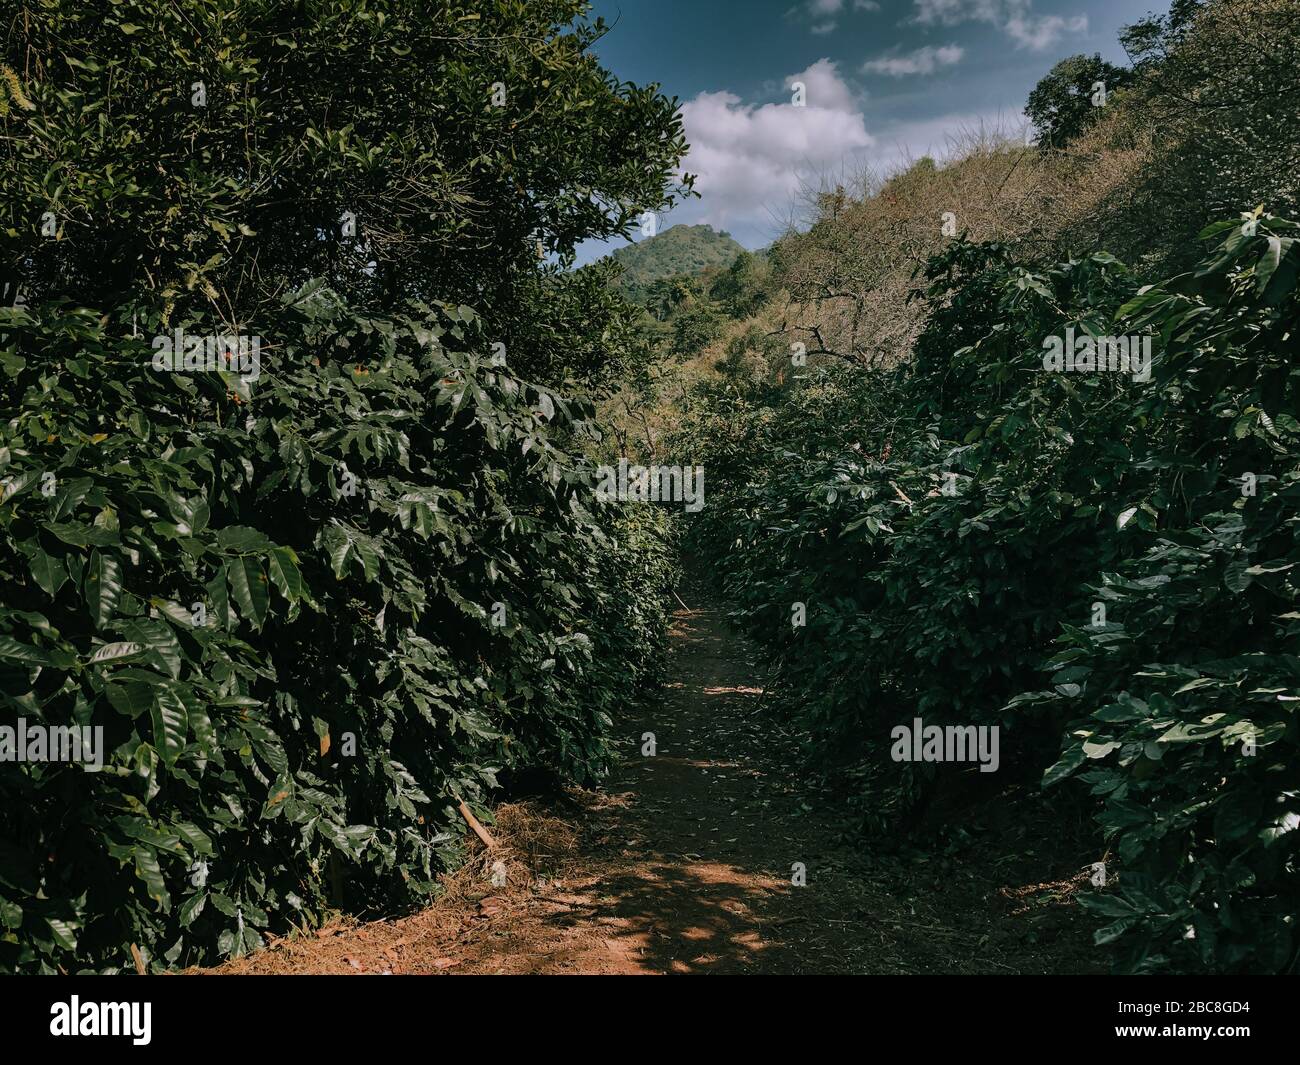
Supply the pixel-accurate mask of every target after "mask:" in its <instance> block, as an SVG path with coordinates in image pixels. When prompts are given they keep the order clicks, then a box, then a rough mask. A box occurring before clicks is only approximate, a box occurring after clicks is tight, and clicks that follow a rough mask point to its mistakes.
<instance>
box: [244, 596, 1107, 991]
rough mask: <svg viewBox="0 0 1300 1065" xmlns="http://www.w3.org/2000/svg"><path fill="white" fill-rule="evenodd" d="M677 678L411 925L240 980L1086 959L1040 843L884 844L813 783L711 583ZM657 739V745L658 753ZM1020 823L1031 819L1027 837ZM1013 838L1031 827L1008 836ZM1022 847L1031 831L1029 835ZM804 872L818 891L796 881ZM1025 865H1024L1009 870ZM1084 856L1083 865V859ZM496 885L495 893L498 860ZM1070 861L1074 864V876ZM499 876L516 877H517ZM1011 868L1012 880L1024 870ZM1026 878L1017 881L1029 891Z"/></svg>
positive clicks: (672, 673)
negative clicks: (601, 773)
mask: <svg viewBox="0 0 1300 1065" xmlns="http://www.w3.org/2000/svg"><path fill="white" fill-rule="evenodd" d="M681 594H682V596H683V598H684V600H685V602H686V603H688V604H690V606H689V608H688V609H681V610H678V611H677V613H676V614H675V616H674V619H673V628H672V633H671V639H670V647H669V653H670V660H669V662H668V664H667V671H666V673H667V677H668V684H667V686H666V687H665V688H664V690H663V692H662V697H661V698H657V699H650V700H647V701H646V704H647V708H646V709H645V710H644V711H643V712H641V713H639V714H638V715H637V716H636V717H634V718H631V719H626V720H624V721H621V722H619V723H618V724H617V726H616V727H618V729H619V731H620V732H621V733H622V738H621V741H620V742H619V753H620V758H619V762H618V764H617V765H616V767H615V770H614V773H613V775H612V777H611V779H610V780H609V781H608V782H607V784H606V786H605V787H604V788H603V789H602V790H601V791H598V792H579V793H575V794H574V795H572V796H571V797H570V798H568V799H566V800H564V801H563V802H562V803H560V804H559V805H558V806H557V805H555V804H552V805H550V806H548V807H539V806H537V805H536V804H532V803H529V804H524V805H522V806H520V805H515V806H509V807H504V808H502V809H501V810H500V811H498V819H499V824H498V828H497V829H494V831H498V832H499V834H500V836H501V839H502V842H503V843H504V844H505V848H504V854H505V859H506V860H505V861H504V862H503V863H502V864H499V865H495V870H494V868H493V863H494V862H495V861H500V860H501V858H500V853H501V852H494V853H493V854H490V855H489V854H485V855H483V856H482V857H481V858H480V859H479V860H478V861H476V862H475V863H473V864H472V865H471V867H470V868H469V869H467V870H465V871H463V872H462V873H461V874H457V876H455V877H453V878H452V879H451V880H450V881H449V891H448V895H447V897H446V898H444V899H443V900H440V902H439V904H438V905H437V906H435V907H434V908H432V909H430V910H426V911H423V912H422V913H419V914H416V915H414V916H412V917H408V918H404V919H401V920H397V921H387V922H372V923H368V924H364V925H359V926H345V925H342V924H340V925H336V926H333V927H331V928H329V929H326V930H324V931H323V932H322V933H318V934H316V935H314V936H307V937H298V938H293V939H284V940H280V941H278V942H277V943H276V944H275V945H274V948H273V949H270V950H267V951H263V952H261V953H259V954H258V955H256V956H254V957H253V958H249V959H242V960H240V961H236V962H233V963H230V964H228V965H226V966H223V967H222V968H221V970H219V971H223V972H343V973H347V972H368V973H383V972H392V973H397V974H400V973H421V972H445V973H539V974H545V973H594V974H654V973H713V972H716V973H916V972H1047V971H1088V970H1091V969H1095V968H1099V967H1100V966H1101V962H1102V960H1101V959H1099V958H1097V957H1096V956H1095V954H1096V952H1095V951H1093V950H1092V949H1091V948H1090V947H1089V946H1088V944H1087V940H1086V938H1085V937H1084V935H1083V930H1082V929H1081V928H1079V927H1078V922H1077V920H1075V914H1076V910H1075V907H1073V906H1063V905H1059V904H1058V902H1057V900H1058V897H1068V894H1069V891H1070V890H1071V885H1070V883H1069V874H1068V873H1067V875H1066V876H1065V877H1064V878H1063V879H1062V880H1059V881H1057V882H1055V883H1048V884H1042V885H1038V886H1037V887H1030V888H1019V889H1018V887H1017V885H1018V884H1019V883H1024V882H1025V881H1024V879H1023V878H1022V879H1020V880H1017V878H1016V876H1015V873H1016V869H1015V865H1016V864H1017V863H1023V864H1024V866H1025V870H1026V874H1027V875H1028V876H1029V877H1030V879H1031V880H1032V879H1037V878H1044V877H1042V874H1043V873H1044V872H1045V871H1047V870H1045V864H1048V865H1050V861H1049V860H1048V859H1045V858H1043V857H1040V856H1038V855H1037V854H1036V853H1035V852H1033V851H1032V850H1030V851H1029V852H1028V853H1020V852H1019V851H1017V850H1010V851H1005V850H1004V851H999V852H998V853H996V854H994V853H986V852H987V848H983V849H981V848H980V847H978V846H977V847H975V848H973V850H972V853H971V854H967V855H965V856H964V857H963V856H961V855H958V856H955V857H954V858H953V860H951V861H950V860H949V859H948V858H945V857H941V856H935V855H924V854H913V855H912V856H911V857H904V858H883V857H880V856H876V857H874V858H873V857H871V856H870V855H869V854H867V853H866V852H865V851H864V850H863V849H861V848H851V847H849V846H847V844H846V842H845V841H842V840H840V839H839V838H838V837H839V833H840V832H842V831H843V818H842V817H837V816H836V811H835V810H819V809H817V808H816V806H815V805H814V803H813V801H811V800H809V799H807V798H806V797H805V796H803V795H802V794H801V787H800V776H799V771H798V768H797V767H798V761H799V751H798V744H797V741H795V740H793V739H790V738H787V737H785V736H783V734H782V733H781V731H780V729H779V727H777V726H776V725H774V723H773V720H772V717H771V715H768V714H765V713H763V712H762V709H761V705H760V704H761V702H762V700H763V697H764V695H763V685H764V681H765V676H764V672H765V671H764V668H763V665H762V663H761V661H759V657H758V652H757V651H756V649H755V648H753V647H752V646H751V645H749V644H748V643H747V642H746V641H745V640H744V639H743V638H741V637H740V636H738V635H737V634H736V633H734V632H733V631H732V630H731V629H730V628H729V627H728V626H727V624H726V623H725V621H724V618H723V612H722V609H721V607H720V606H719V605H718V604H717V603H716V602H715V601H713V600H712V599H711V598H710V596H709V594H708V593H707V592H706V591H705V589H704V588H703V587H702V586H701V585H700V584H698V583H692V582H688V583H687V584H686V585H685V586H684V587H683V589H682V593H681ZM646 733H653V734H654V740H655V743H656V747H657V750H656V753H655V754H654V755H653V756H646V755H643V754H642V747H643V742H644V741H643V737H644V735H645V734H646ZM1024 832H1025V830H1023V829H1022V834H1023V833H1024ZM1000 838H1001V839H1002V840H1003V842H1008V841H1009V842H1010V843H1012V844H1013V845H1014V843H1015V836H1014V833H1011V834H1007V833H1002V834H1001V836H1000ZM1025 838H1032V830H1030V831H1029V832H1028V835H1026V836H1025ZM795 863H802V866H803V868H804V870H805V871H806V886H796V885H795V884H794V883H792V879H793V877H794V867H795ZM1009 866H1011V868H1008V867H1009ZM1072 868H1073V869H1077V868H1078V866H1077V865H1074V866H1072ZM494 871H495V873H496V874H497V876H496V878H497V881H498V883H497V884H495V885H494V884H493V883H492V880H491V877H492V874H493V872H494ZM1061 872H1063V870H1061V869H1057V870H1056V873H1057V874H1058V875H1059V874H1060V873H1061ZM502 874H505V878H506V883H504V884H501V883H500V880H501V879H502ZM1009 874H1010V875H1009ZM1017 890H1019V891H1020V892H1022V894H1020V895H1019V897H1017Z"/></svg>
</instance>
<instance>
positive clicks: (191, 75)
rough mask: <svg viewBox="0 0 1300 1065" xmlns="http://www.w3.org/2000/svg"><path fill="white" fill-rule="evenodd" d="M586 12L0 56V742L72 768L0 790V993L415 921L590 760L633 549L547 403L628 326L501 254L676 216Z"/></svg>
mask: <svg viewBox="0 0 1300 1065" xmlns="http://www.w3.org/2000/svg"><path fill="white" fill-rule="evenodd" d="M582 7H583V5H581V4H580V3H577V2H576V0H543V2H539V3H534V2H532V0H530V2H528V3H527V4H525V3H522V2H516V0H500V2H493V3H486V2H476V3H472V4H455V5H451V4H443V3H434V4H427V3H419V4H415V3H410V2H405V0H365V2H360V3H357V2H352V0H349V2H347V3H343V2H330V0H326V2H321V3H313V4H308V5H296V6H295V5H285V4H281V3H270V2H257V0H253V2H248V3H239V4H233V3H231V4H214V3H204V2H199V0H182V2H180V3H158V2H145V0H139V2H132V0H124V2H122V3H115V4H113V5H109V6H108V7H106V8H104V9H103V10H100V9H99V8H98V7H96V6H94V5H84V4H82V5H77V4H62V3H50V4H42V5H29V6H27V7H26V8H25V9H24V12H23V15H22V17H21V18H16V19H14V20H13V24H12V25H11V26H9V27H8V29H7V33H8V36H7V37H6V38H5V46H4V47H5V49H6V51H5V55H4V57H3V60H2V61H3V62H4V63H6V64H7V67H8V68H12V72H13V73H14V75H15V78H14V79H10V78H8V77H6V78H5V79H4V84H5V86H6V88H5V97H4V99H5V100H6V101H7V102H9V103H16V106H7V107H5V108H4V109H3V112H2V113H0V129H2V131H3V137H0V182H2V183H3V186H4V188H5V193H6V194H5V197H4V198H3V207H2V208H0V215H2V220H0V274H3V276H2V277H0V281H3V282H4V285H5V290H6V291H7V292H9V293H12V291H13V288H14V287H15V286H17V285H20V286H21V288H22V290H23V293H24V295H25V297H26V299H25V301H24V302H25V306H24V307H23V308H19V309H9V308H5V309H4V310H3V311H0V413H2V414H3V417H2V419H0V481H2V482H3V484H4V489H3V496H2V497H0V724H4V725H12V724H13V723H14V722H15V721H16V719H18V718H23V719H25V720H26V721H27V722H29V723H32V724H36V723H41V724H46V725H53V726H62V725H72V724H78V725H85V726H90V727H102V728H103V729H104V733H105V738H106V744H107V754H106V757H105V765H104V766H103V768H102V770H100V771H99V772H91V771H88V770H87V769H86V768H85V767H83V766H82V765H79V764H67V763H58V762H54V763H42V762H23V763H18V762H12V761H5V762H0V969H5V970H14V969H16V970H20V971H40V972H50V971H55V970H59V969H62V970H65V971H74V970H78V969H93V970H102V971H117V970H122V969H128V970H129V969H131V968H132V967H133V954H132V949H131V948H132V946H135V947H136V948H138V950H139V951H140V953H141V956H142V957H143V959H144V961H145V964H147V965H148V966H149V967H150V968H151V969H153V970H161V969H165V968H168V967H170V966H173V965H183V964H190V963H198V962H212V961H216V960H219V958H220V957H222V956H226V955H232V954H242V953H244V952H246V951H248V950H250V949H253V948H254V947H256V946H257V944H258V943H259V942H261V938H262V935H263V934H264V933H265V932H267V931H268V930H275V931H278V932H282V931H284V930H286V929H287V928H288V927H289V926H290V925H292V924H299V925H308V926H309V925H311V924H313V923H314V922H316V921H318V920H319V919H320V918H321V915H322V914H323V912H324V911H325V910H326V909H328V908H346V909H347V910H349V911H353V912H365V911H374V910H378V909H382V910H384V911H385V912H392V911H393V910H394V909H400V908H403V907H409V906H412V905H416V904H418V903H419V902H421V901H422V900H425V899H427V898H428V897H429V896H430V895H431V894H432V893H433V892H435V891H436V884H435V875H436V873H437V872H439V871H440V870H442V869H445V868H447V867H448V866H449V865H450V864H452V863H454V862H455V861H456V858H457V854H458V851H459V846H460V844H459V841H460V838H461V835H462V833H463V823H462V821H461V820H460V818H459V815H458V814H457V812H456V806H457V804H458V802H460V801H462V800H464V801H466V802H468V803H471V804H473V805H475V806H477V807H478V808H479V809H480V811H482V810H483V804H484V802H485V801H486V800H487V799H488V798H489V797H490V796H491V793H492V791H493V789H494V788H495V774H496V772H497V771H498V770H499V769H503V768H510V769H523V768H537V769H544V770H552V771H554V772H555V773H557V774H558V775H559V776H561V777H562V778H563V779H566V780H575V781H587V780H591V779H594V778H596V777H598V776H599V775H600V774H601V773H602V772H603V771H604V766H605V758H606V739H605V734H606V731H607V728H608V726H609V724H610V716H611V714H612V713H613V712H615V711H616V710H618V709H619V708H621V707H623V706H625V705H626V704H627V703H629V702H630V701H631V700H633V699H634V698H635V697H636V696H637V694H638V692H639V690H640V688H641V686H642V685H643V684H645V683H648V682H650V681H652V680H653V678H654V675H655V662H656V660H657V655H656V649H657V639H658V637H659V636H660V635H661V634H662V629H663V609H662V601H661V595H662V593H663V592H664V589H665V584H666V582H667V579H668V576H669V574H668V569H669V562H668V559H669V558H670V549H669V537H668V535H667V534H668V529H667V528H666V527H665V526H664V525H663V524H662V522H661V521H660V520H658V519H657V518H656V517H655V516H654V515H652V514H649V513H624V512H623V510H622V508H617V507H611V506H606V505H601V504H597V503H596V502H595V500H594V495H593V493H592V491H591V487H590V464H589V461H588V460H587V459H586V458H585V453H586V451H587V449H588V448H590V447H592V446H594V444H595V442H596V441H597V440H598V438H599V435H600V434H599V430H598V428H597V426H596V425H595V423H594V421H593V407H592V404H591V402H590V401H589V399H587V398H585V395H584V393H583V392H582V391H579V387H580V386H596V387H604V386H606V385H607V384H608V382H609V380H610V378H612V377H616V376H618V375H620V374H623V373H626V372H631V371H634V370H635V369H636V368H637V367H638V366H639V365H640V360H641V355H642V350H641V348H640V347H639V343H640V342H639V341H638V340H637V338H636V336H635V335H634V333H633V329H632V323H633V322H634V321H635V319H636V315H638V314H639V311H636V310H635V309H633V308H629V307H628V306H627V305H626V304H625V303H624V302H623V301H622V300H621V299H619V297H618V295H617V293H616V292H614V291H613V290H612V289H611V287H610V286H609V284H608V278H607V276H606V271H604V270H602V269H596V270H589V271H578V272H576V273H574V274H564V273H562V272H561V270H560V266H559V265H555V266H547V265H546V264H545V262H544V261H543V260H542V259H541V258H539V256H538V250H537V247H538V242H539V241H540V244H541V247H542V251H543V252H544V253H545V252H552V253H555V254H556V256H558V258H559V259H560V260H561V264H562V263H563V261H564V259H565V258H566V257H567V256H568V254H569V253H570V252H571V250H572V248H573V247H574V245H575V244H576V243H578V242H579V241H581V240H583V239H587V238H589V237H608V236H611V235H615V234H619V233H625V232H626V229H627V227H628V225H629V224H630V222H631V221H632V220H634V219H635V218H636V217H637V215H638V214H639V213H640V212H641V211H642V210H646V209H655V208H660V207H663V206H664V205H665V204H667V203H670V202H671V200H672V196H673V193H672V186H671V182H670V181H669V178H668V175H669V174H670V173H671V172H672V170H673V168H674V167H675V165H676V162H677V160H678V157H679V156H680V154H681V152H682V150H683V142H682V140H681V135H680V134H681V131H680V123H679V121H678V120H677V118H676V117H675V106H674V105H673V103H672V102H671V101H669V100H666V99H664V98H663V97H661V96H659V95H657V94H656V93H655V92H653V91H650V90H642V89H639V88H637V87H636V86H632V85H627V84H623V83H619V82H617V81H616V80H615V79H613V78H612V77H611V76H610V75H609V74H608V73H607V72H605V71H604V70H602V69H601V68H600V66H599V64H598V63H596V61H595V60H594V59H593V57H592V56H591V55H590V54H589V53H588V52H587V51H586V48H587V46H588V45H589V44H590V43H591V41H592V40H594V39H595V37H596V36H597V35H598V34H599V32H600V27H599V26H598V25H587V24H585V23H582V22H579V23H578V24H576V25H575V26H573V27H572V28H566V27H567V26H568V24H569V23H570V21H571V20H572V19H573V18H575V17H576V16H578V15H580V14H581V11H582ZM0 73H2V72H0ZM13 80H16V83H17V85H18V89H19V91H20V93H22V94H24V95H23V96H22V97H21V98H19V97H15V96H14V95H13V86H12V84H11V81H13ZM197 81H203V82H204V83H205V88H206V106H204V107H194V106H192V103H191V96H192V92H193V91H194V89H193V83H194V82H197ZM498 81H500V82H502V83H503V84H504V86H505V91H506V101H507V103H506V105H505V106H504V107H500V108H498V107H495V106H493V104H492V102H491V94H492V85H493V83H494V82H498ZM28 105H30V106H28ZM46 212H49V213H50V215H51V216H52V217H53V219H54V221H55V223H56V225H55V229H56V234H57V235H56V236H54V237H47V236H45V235H44V234H43V232H42V228H43V221H44V217H45V214H46ZM344 212H352V213H354V214H355V216H356V226H357V232H356V234H355V235H354V236H351V237H348V236H346V235H345V234H343V233H342V231H341V227H340V223H341V221H342V217H343V214H344ZM178 328H182V329H183V330H184V331H185V333H186V334H188V335H190V336H205V335H208V334H212V335H214V336H217V335H220V336H224V335H239V336H243V337H245V338H247V337H253V336H256V337H259V338H260V339H261V352H260V354H261V359H260V375H257V377H256V379H255V380H252V379H244V378H241V377H240V376H237V375H236V374H234V373H227V372H219V371H216V370H212V369H208V370H197V369H193V368H191V370H189V371H186V372H169V371H166V370H159V369H156V368H155V366H154V365H153V358H154V355H155V349H156V347H157V343H156V341H155V338H156V337H157V338H159V339H161V338H163V337H170V336H172V335H173V331H174V330H176V329H178ZM246 376H248V377H251V376H253V375H251V374H248V375H246ZM484 816H486V814H484Z"/></svg>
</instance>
